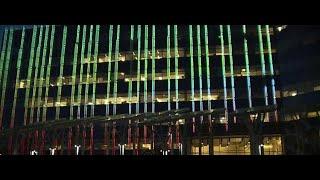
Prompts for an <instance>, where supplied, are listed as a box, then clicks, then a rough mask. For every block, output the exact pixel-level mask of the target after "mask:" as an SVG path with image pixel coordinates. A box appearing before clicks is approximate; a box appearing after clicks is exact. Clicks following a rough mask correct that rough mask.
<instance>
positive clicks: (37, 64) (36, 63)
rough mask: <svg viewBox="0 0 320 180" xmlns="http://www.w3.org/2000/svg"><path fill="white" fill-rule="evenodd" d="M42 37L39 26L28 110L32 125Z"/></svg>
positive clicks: (41, 28) (41, 27)
mask: <svg viewBox="0 0 320 180" xmlns="http://www.w3.org/2000/svg"><path fill="white" fill-rule="evenodd" d="M42 36H43V26H40V35H39V41H38V46H37V52H36V58H35V65H34V68H35V69H34V78H33V87H32V98H31V109H30V122H29V123H33V116H34V108H35V96H36V92H37V81H38V73H39V61H40V58H41V57H40V51H41V49H42Z"/></svg>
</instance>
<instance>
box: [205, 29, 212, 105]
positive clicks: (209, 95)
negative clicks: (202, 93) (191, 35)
mask: <svg viewBox="0 0 320 180" xmlns="http://www.w3.org/2000/svg"><path fill="white" fill-rule="evenodd" d="M204 43H205V48H206V70H207V71H206V72H207V93H208V109H209V110H211V92H210V91H211V89H210V81H211V80H210V63H209V60H210V59H209V43H208V26H207V25H204Z"/></svg>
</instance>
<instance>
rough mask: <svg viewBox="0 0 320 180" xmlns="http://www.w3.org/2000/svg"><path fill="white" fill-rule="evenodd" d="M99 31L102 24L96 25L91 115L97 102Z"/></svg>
mask: <svg viewBox="0 0 320 180" xmlns="http://www.w3.org/2000/svg"><path fill="white" fill-rule="evenodd" d="M99 33H100V25H96V34H95V45H94V63H93V91H92V103H93V105H92V106H91V116H94V105H95V103H96V88H97V87H96V86H97V82H96V81H97V62H98V51H99Z"/></svg>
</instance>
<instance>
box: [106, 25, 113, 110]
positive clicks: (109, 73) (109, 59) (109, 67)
mask: <svg viewBox="0 0 320 180" xmlns="http://www.w3.org/2000/svg"><path fill="white" fill-rule="evenodd" d="M112 37H113V25H110V27H109V52H108V81H107V104H106V116H108V115H109V104H110V81H111V59H112V58H111V57H112Z"/></svg>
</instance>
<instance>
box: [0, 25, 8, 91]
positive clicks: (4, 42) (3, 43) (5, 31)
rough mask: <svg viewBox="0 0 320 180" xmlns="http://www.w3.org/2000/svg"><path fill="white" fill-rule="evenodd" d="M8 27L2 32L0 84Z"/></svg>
mask: <svg viewBox="0 0 320 180" xmlns="http://www.w3.org/2000/svg"><path fill="white" fill-rule="evenodd" d="M8 36H9V34H8V29H7V28H6V29H5V30H4V33H3V39H2V40H3V41H2V48H1V59H0V85H1V82H2V72H3V64H4V62H5V55H6V50H7V39H8Z"/></svg>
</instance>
